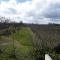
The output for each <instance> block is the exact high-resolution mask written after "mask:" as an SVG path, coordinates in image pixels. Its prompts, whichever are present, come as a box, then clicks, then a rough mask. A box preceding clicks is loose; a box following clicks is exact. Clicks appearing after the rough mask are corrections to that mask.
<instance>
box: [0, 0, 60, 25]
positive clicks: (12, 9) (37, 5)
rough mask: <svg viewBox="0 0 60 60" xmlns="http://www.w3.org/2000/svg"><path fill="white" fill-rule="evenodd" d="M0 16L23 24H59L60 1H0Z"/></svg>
mask: <svg viewBox="0 0 60 60" xmlns="http://www.w3.org/2000/svg"><path fill="white" fill-rule="evenodd" d="M0 16H3V17H7V18H10V19H11V20H15V21H17V22H19V21H23V22H25V23H40V24H47V23H49V22H52V23H53V22H54V23H60V0H0Z"/></svg>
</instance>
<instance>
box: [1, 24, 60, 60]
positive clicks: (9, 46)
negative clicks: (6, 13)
mask: <svg viewBox="0 0 60 60" xmlns="http://www.w3.org/2000/svg"><path fill="white" fill-rule="evenodd" d="M45 54H49V55H50V56H51V57H52V59H53V60H57V59H58V60H60V25H54V24H52V25H38V24H18V23H15V24H13V23H11V24H2V23H1V24H0V60H44V58H45V57H44V56H45Z"/></svg>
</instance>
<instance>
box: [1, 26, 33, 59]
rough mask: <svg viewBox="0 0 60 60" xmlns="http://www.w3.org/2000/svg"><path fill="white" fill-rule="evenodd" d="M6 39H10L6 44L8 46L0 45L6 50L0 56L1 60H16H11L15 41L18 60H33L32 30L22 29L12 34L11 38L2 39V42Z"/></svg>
mask: <svg viewBox="0 0 60 60" xmlns="http://www.w3.org/2000/svg"><path fill="white" fill-rule="evenodd" d="M6 38H8V39H7V40H6V42H5V43H7V44H6V45H0V48H1V49H4V51H3V52H2V53H1V54H0V60H15V59H10V58H9V56H10V55H12V51H13V40H14V47H15V55H16V57H17V60H32V49H33V44H32V31H31V29H30V28H28V27H22V28H21V29H20V30H18V31H16V33H14V34H13V33H12V35H11V36H9V37H4V38H1V41H3V42H4V41H5V39H6ZM2 39H3V40H2ZM7 41H8V42H7ZM3 42H2V43H3Z"/></svg>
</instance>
